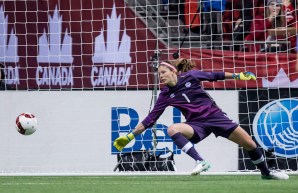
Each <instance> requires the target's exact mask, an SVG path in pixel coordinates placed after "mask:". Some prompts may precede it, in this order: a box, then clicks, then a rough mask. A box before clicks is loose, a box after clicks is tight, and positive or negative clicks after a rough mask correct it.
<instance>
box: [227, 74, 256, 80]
mask: <svg viewBox="0 0 298 193" xmlns="http://www.w3.org/2000/svg"><path fill="white" fill-rule="evenodd" d="M232 78H234V79H235V80H257V77H256V75H254V73H252V72H240V73H239V74H237V75H236V74H233V75H232Z"/></svg>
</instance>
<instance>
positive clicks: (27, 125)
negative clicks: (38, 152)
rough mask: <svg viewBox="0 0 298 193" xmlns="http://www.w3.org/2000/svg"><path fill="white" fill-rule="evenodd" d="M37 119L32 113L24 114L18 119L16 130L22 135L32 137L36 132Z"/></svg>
mask: <svg viewBox="0 0 298 193" xmlns="http://www.w3.org/2000/svg"><path fill="white" fill-rule="evenodd" d="M36 128H37V119H36V117H35V116H34V115H33V114H31V113H22V114H20V115H19V116H18V117H17V119H16V129H17V131H18V132H19V133H20V134H22V135H31V134H32V133H34V132H35V131H36Z"/></svg>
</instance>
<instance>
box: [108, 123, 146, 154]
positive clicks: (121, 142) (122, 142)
mask: <svg viewBox="0 0 298 193" xmlns="http://www.w3.org/2000/svg"><path fill="white" fill-rule="evenodd" d="M145 130H146V128H145V127H144V125H143V123H140V124H138V125H137V126H136V128H135V129H134V130H133V131H132V132H131V133H129V134H127V135H124V136H121V137H118V138H117V139H116V140H115V141H114V146H115V147H116V148H117V149H118V150H119V151H122V149H123V148H124V147H125V146H126V145H127V144H128V143H129V142H130V141H132V140H133V139H134V138H135V136H137V135H138V134H140V133H142V132H143V131H145Z"/></svg>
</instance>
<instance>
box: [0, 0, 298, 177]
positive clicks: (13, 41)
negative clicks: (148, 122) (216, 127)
mask: <svg viewBox="0 0 298 193" xmlns="http://www.w3.org/2000/svg"><path fill="white" fill-rule="evenodd" d="M279 2H280V1H266V0H259V1H244V0H239V1H231V0H225V1H207V0H206V1H197V0H147V1H143V0H101V1H97V0H72V1H62V0H38V1H37V0H31V1H13V0H9V1H7V0H0V63H1V66H0V69H1V74H0V78H1V80H0V81H1V82H0V83H1V84H0V88H1V89H0V107H1V111H0V117H1V121H0V130H1V136H0V154H1V157H2V158H1V159H0V165H1V167H0V168H1V169H0V172H1V174H4V175H7V174H44V173H49V174H61V173H62V174H65V173H66V174H98V173H109V172H113V171H116V172H118V171H119V170H121V171H123V170H124V171H140V170H142V171H144V170H145V171H159V170H162V171H176V172H178V173H179V172H189V171H190V170H191V169H192V168H193V167H194V161H193V160H192V159H191V158H189V157H188V156H187V155H186V154H184V153H183V152H182V151H181V150H180V149H179V148H178V147H177V146H176V145H175V144H174V143H173V141H172V140H171V138H170V137H169V135H168V134H167V128H168V126H170V125H171V124H173V123H180V122H183V121H185V119H184V117H183V115H182V114H181V112H180V111H179V110H178V109H176V108H172V107H170V108H167V109H166V111H165V112H164V114H163V115H162V116H161V117H160V119H159V120H158V121H157V122H156V124H155V125H154V126H153V127H152V128H148V129H147V130H146V131H145V132H144V133H142V134H141V135H138V136H137V137H136V139H135V140H134V141H132V142H131V143H130V144H128V146H126V147H125V148H124V149H123V151H122V152H119V151H117V149H116V148H115V147H114V146H113V142H114V140H115V139H116V138H117V137H119V136H121V135H125V134H127V133H128V132H130V131H132V129H134V127H135V126H136V125H137V124H138V123H139V122H141V121H142V120H143V118H145V116H146V115H147V114H148V112H149V111H150V110H151V109H152V107H153V105H154V103H155V100H156V96H157V95H158V93H159V90H160V87H161V85H160V84H159V81H158V77H157V72H156V67H157V66H158V64H159V62H160V61H164V60H170V61H171V60H175V59H176V58H187V59H191V60H193V61H195V62H196V64H197V69H198V70H203V71H226V72H232V73H239V72H245V71H249V72H253V73H254V74H256V76H257V81H235V80H226V81H218V82H204V83H203V86H204V88H205V89H206V90H207V92H208V93H209V94H210V95H211V96H212V98H213V99H214V100H215V101H216V103H217V104H218V106H219V107H221V108H222V109H223V111H224V112H226V113H227V115H228V116H229V117H230V118H231V119H233V120H235V121H236V122H238V123H239V124H240V125H241V126H242V127H243V128H244V129H245V130H246V131H247V132H248V133H249V134H250V135H251V136H252V138H253V140H255V142H256V143H257V145H258V146H259V148H260V149H261V150H262V152H263V153H264V156H265V158H266V161H267V164H268V166H269V167H270V168H272V169H280V170H287V171H297V166H298V164H297V161H298V160H297V155H298V99H297V96H298V90H297V88H298V66H297V65H298V64H297V54H296V33H297V32H296V24H297V14H296V12H297V9H296V2H294V1H293V3H289V2H290V1H289V2H284V4H279ZM273 8H274V9H276V10H279V13H278V14H277V15H276V17H274V18H272V17H271V18H270V17H269V16H268V14H269V12H270V10H271V9H273ZM268 18H269V19H268ZM269 20H270V22H269ZM266 22H267V23H266ZM268 22H269V23H268ZM265 23H266V25H265ZM24 112H30V113H32V114H34V115H35V116H36V118H37V121H38V127H37V131H36V132H35V133H34V134H32V135H29V136H24V135H22V134H20V133H18V132H17V131H16V129H15V124H16V118H17V116H18V115H20V114H21V113H24ZM195 147H196V149H197V150H198V152H199V153H200V155H201V156H202V157H203V158H204V159H206V160H207V161H209V162H210V163H211V165H212V168H211V169H210V171H211V172H228V171H249V172H250V171H257V170H256V167H255V166H254V165H253V164H252V163H251V161H250V159H249V157H248V155H247V152H246V151H245V150H243V148H242V147H239V146H238V145H236V144H234V143H232V142H230V141H228V140H227V139H224V138H221V137H218V138H216V137H215V136H214V135H213V134H212V135H210V136H209V137H208V138H206V139H205V140H203V141H202V142H200V143H199V144H196V145H195ZM125 156H126V157H125ZM160 168H162V169H160ZM116 172H114V173H116ZM243 173H244V172H243Z"/></svg>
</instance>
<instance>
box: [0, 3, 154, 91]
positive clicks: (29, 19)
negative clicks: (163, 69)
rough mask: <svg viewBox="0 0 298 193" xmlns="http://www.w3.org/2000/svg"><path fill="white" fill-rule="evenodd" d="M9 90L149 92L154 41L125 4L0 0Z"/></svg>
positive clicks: (0, 55)
mask: <svg viewBox="0 0 298 193" xmlns="http://www.w3.org/2000/svg"><path fill="white" fill-rule="evenodd" d="M0 21H1V22H0V25H1V26H0V49H1V50H0V62H3V63H4V64H5V67H6V85H7V87H8V88H10V89H45V90H48V89H96V88H105V89H109V88H112V89H115V88H124V89H126V88H139V87H143V88H148V85H149V79H148V72H150V67H149V66H148V61H149V57H150V56H151V55H153V53H154V50H155V47H156V37H155V36H154V35H153V33H152V32H151V31H150V30H148V28H147V27H146V25H145V24H144V22H142V21H141V19H139V18H137V17H136V15H135V13H134V11H133V10H131V9H130V8H129V7H128V6H126V5H125V4H124V1H122V0H119V1H101V0H100V1H93V0H84V1H82V0H72V1H58V0H48V1H2V2H1V1H0Z"/></svg>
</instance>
